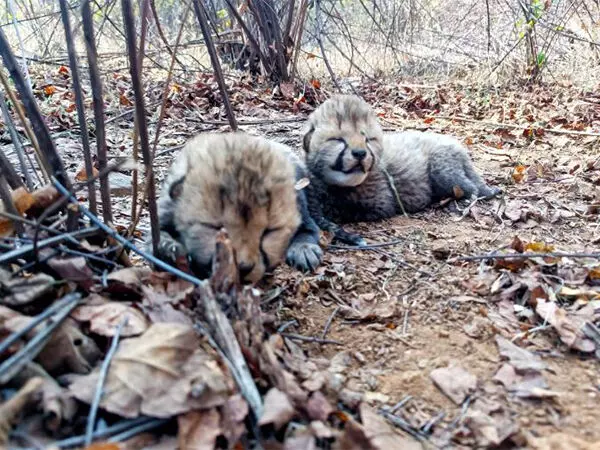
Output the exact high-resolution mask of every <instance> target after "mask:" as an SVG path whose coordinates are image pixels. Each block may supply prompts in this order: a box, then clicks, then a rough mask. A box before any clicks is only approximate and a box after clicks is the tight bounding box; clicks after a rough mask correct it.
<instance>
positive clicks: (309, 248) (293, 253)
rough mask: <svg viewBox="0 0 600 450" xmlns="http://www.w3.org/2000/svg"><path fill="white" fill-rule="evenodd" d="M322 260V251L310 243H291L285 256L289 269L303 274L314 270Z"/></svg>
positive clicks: (316, 245)
mask: <svg viewBox="0 0 600 450" xmlns="http://www.w3.org/2000/svg"><path fill="white" fill-rule="evenodd" d="M322 260H323V250H321V247H319V245H318V244H313V243H311V242H296V243H292V244H291V245H290V246H289V248H288V250H287V256H286V262H287V264H288V265H290V266H291V267H293V268H295V269H298V270H303V271H305V272H308V271H313V270H315V269H316V268H317V267H318V266H319V265H320V264H321V261H322Z"/></svg>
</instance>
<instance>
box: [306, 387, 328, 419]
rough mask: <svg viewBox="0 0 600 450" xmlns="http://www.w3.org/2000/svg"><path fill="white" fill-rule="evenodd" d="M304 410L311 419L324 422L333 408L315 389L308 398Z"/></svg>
mask: <svg viewBox="0 0 600 450" xmlns="http://www.w3.org/2000/svg"><path fill="white" fill-rule="evenodd" d="M306 411H307V413H308V417H310V418H311V419H312V420H321V421H323V422H326V421H327V418H328V417H329V414H331V413H332V412H333V411H334V408H333V407H332V406H331V404H330V403H329V401H328V400H327V399H326V398H325V396H324V395H323V394H322V393H321V392H320V391H316V392H314V393H313V394H312V395H311V397H310V398H309V399H308V403H307V404H306Z"/></svg>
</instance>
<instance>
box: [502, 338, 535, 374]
mask: <svg viewBox="0 0 600 450" xmlns="http://www.w3.org/2000/svg"><path fill="white" fill-rule="evenodd" d="M496 344H497V345H498V351H499V352H500V354H501V355H502V356H504V357H505V358H508V360H509V361H510V363H511V364H512V365H513V366H514V368H515V369H516V370H517V371H528V370H532V371H541V370H544V369H545V368H546V363H544V361H542V359H541V358H540V357H539V356H537V355H534V354H533V353H531V352H530V351H528V350H525V349H524V348H521V347H518V346H516V345H515V344H513V343H512V342H510V341H509V340H508V339H505V338H504V337H502V336H500V335H499V334H498V335H496Z"/></svg>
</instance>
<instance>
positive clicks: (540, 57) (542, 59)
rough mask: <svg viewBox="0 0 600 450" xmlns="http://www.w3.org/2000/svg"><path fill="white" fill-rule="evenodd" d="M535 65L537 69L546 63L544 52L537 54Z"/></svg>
mask: <svg viewBox="0 0 600 450" xmlns="http://www.w3.org/2000/svg"><path fill="white" fill-rule="evenodd" d="M536 63H537V65H538V67H542V66H543V65H544V64H545V63H546V54H545V53H544V52H539V53H538V54H537V58H536Z"/></svg>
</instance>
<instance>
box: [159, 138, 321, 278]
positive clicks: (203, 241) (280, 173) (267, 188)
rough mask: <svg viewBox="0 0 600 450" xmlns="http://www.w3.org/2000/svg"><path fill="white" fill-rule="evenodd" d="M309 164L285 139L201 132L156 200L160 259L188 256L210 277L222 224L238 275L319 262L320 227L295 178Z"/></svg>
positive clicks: (311, 266) (304, 267)
mask: <svg viewBox="0 0 600 450" xmlns="http://www.w3.org/2000/svg"><path fill="white" fill-rule="evenodd" d="M306 176H307V174H306V171H305V167H304V166H303V163H302V162H301V160H300V159H299V158H298V157H297V156H296V155H295V154H294V153H293V152H292V150H291V149H289V148H288V147H286V146H285V145H283V144H279V143H277V142H272V141H269V140H267V139H264V138H261V137H255V136H251V135H248V134H245V133H241V132H238V133H224V134H216V133H204V134H200V135H198V136H196V137H194V138H192V139H191V140H189V141H188V142H187V143H186V145H185V147H184V148H183V149H182V151H181V153H180V154H179V155H178V156H177V158H176V159H175V161H174V162H173V164H172V166H171V168H170V170H169V173H168V175H167V177H166V179H165V181H164V183H163V186H162V191H161V194H160V197H159V201H158V209H159V220H160V227H161V241H160V245H159V250H158V254H157V255H156V256H157V257H158V258H160V259H162V260H164V261H166V262H169V263H171V264H173V263H174V262H175V261H176V260H177V259H178V258H179V257H182V256H183V257H186V258H187V259H188V261H189V263H190V264H189V265H190V268H191V270H192V271H193V272H194V273H195V274H196V275H197V276H199V277H201V278H206V277H207V276H209V275H210V269H211V264H212V259H213V254H214V251H215V238H216V235H217V232H218V231H219V230H220V229H221V228H225V229H226V230H227V232H228V234H229V237H230V239H231V242H232V245H233V248H234V249H235V252H236V255H237V261H238V268H239V274H240V279H241V280H242V281H243V282H246V283H254V282H257V281H259V280H260V279H261V278H262V277H263V276H264V274H265V273H266V272H267V271H270V270H272V269H273V268H274V267H275V266H277V265H278V264H280V263H281V262H282V261H283V260H284V259H286V260H287V263H288V264H289V265H291V266H293V267H296V268H298V269H301V270H312V269H314V268H316V267H317V266H318V265H319V264H320V262H321V259H322V251H321V248H320V247H319V244H318V242H319V229H318V227H317V225H316V224H315V222H314V221H313V220H312V219H311V217H310V215H309V213H308V207H307V202H306V197H305V196H306V194H305V191H304V190H300V189H297V185H296V182H297V181H298V180H300V179H302V178H304V177H306Z"/></svg>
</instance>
